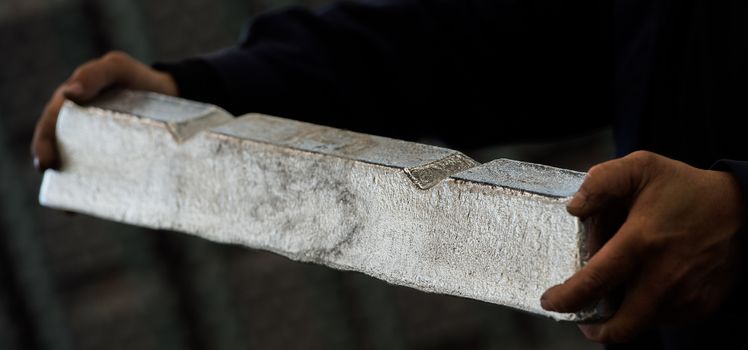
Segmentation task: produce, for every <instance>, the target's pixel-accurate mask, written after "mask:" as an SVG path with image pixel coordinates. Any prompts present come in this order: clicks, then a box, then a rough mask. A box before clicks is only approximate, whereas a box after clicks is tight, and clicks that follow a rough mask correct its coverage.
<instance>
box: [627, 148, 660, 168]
mask: <svg viewBox="0 0 748 350" xmlns="http://www.w3.org/2000/svg"><path fill="white" fill-rule="evenodd" d="M658 157H659V156H658V155H657V154H655V153H652V152H649V151H635V152H632V153H630V154H629V155H628V156H626V157H625V158H626V159H627V160H628V161H630V162H631V163H633V164H634V165H635V166H636V167H637V168H640V169H646V168H649V167H651V166H653V165H654V164H655V163H656V161H657V159H658Z"/></svg>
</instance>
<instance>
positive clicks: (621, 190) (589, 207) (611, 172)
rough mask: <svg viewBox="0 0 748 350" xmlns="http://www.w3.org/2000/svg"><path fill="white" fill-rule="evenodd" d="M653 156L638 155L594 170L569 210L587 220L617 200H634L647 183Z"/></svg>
mask: <svg viewBox="0 0 748 350" xmlns="http://www.w3.org/2000/svg"><path fill="white" fill-rule="evenodd" d="M651 157H652V156H651V154H650V153H648V152H635V153H632V154H630V155H628V156H626V157H623V158H619V159H614V160H611V161H607V162H605V163H601V164H598V165H596V166H594V167H592V168H591V169H590V171H589V172H588V173H587V176H586V177H585V179H584V182H583V183H582V186H581V187H580V188H579V190H578V191H577V193H576V194H575V195H574V197H573V198H572V200H571V201H570V202H569V204H568V205H567V210H568V211H569V213H571V214H572V215H574V216H578V217H581V218H586V217H588V216H590V215H592V214H594V213H596V212H598V211H600V210H601V209H602V208H604V207H605V206H606V205H607V204H608V203H609V202H610V201H611V200H613V199H621V198H629V197H631V196H632V195H634V194H635V193H637V192H638V191H639V189H640V188H641V186H642V184H643V183H644V181H645V180H646V179H645V176H644V175H645V173H646V171H645V170H646V167H647V164H648V163H649V159H650V158H651Z"/></svg>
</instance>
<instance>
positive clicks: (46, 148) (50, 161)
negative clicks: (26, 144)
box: [31, 88, 64, 171]
mask: <svg viewBox="0 0 748 350" xmlns="http://www.w3.org/2000/svg"><path fill="white" fill-rule="evenodd" d="M63 101H64V97H63V96H62V88H58V89H57V91H55V93H54V94H53V95H52V99H51V100H50V101H49V103H47V106H46V107H45V108H44V111H43V112H42V116H41V118H39V121H37V123H36V128H35V129H34V137H33V139H32V141H31V155H32V158H33V161H34V167H35V168H36V169H37V170H39V171H44V170H47V169H56V168H58V167H59V165H60V161H59V157H58V152H57V143H56V142H55V126H56V124H57V114H58V113H59V112H60V107H61V106H62V102H63Z"/></svg>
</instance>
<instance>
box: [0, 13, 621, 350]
mask: <svg viewBox="0 0 748 350" xmlns="http://www.w3.org/2000/svg"><path fill="white" fill-rule="evenodd" d="M288 3H291V1H272V0H218V1H216V0H214V1H210V0H158V1H148V0H132V1H128V0H78V1H75V0H0V349H252V348H260V349H359V348H360V349H424V350H425V349H569V348H574V349H587V348H597V346H595V345H593V344H590V343H588V342H586V341H584V340H583V339H582V337H581V336H580V335H579V334H578V332H577V331H576V328H575V327H574V326H573V325H569V324H559V323H555V322H553V321H550V320H546V319H543V318H540V317H536V316H531V315H526V314H522V313H518V312H515V311H512V310H509V309H506V308H503V307H499V306H495V305H490V304H486V303H481V302H476V301H471V300H465V299H460V298H453V297H447V296H439V295H433V294H426V293H422V292H418V291H415V290H411V289H408V288H402V287H395V286H391V285H387V284H386V283H383V282H381V281H378V280H375V279H372V278H369V277H367V276H364V275H361V274H358V273H351V272H338V271H333V270H331V269H327V268H323V267H320V266H316V265H312V264H300V263H295V262H291V261H289V260H288V259H285V258H282V257H279V256H276V255H274V254H270V253H265V252H259V251H254V250H250V249H246V248H241V247H236V246H229V245H220V244H215V243H211V242H207V241H204V240H200V239H196V238H192V237H189V236H187V235H183V234H177V233H171V232H162V231H152V230H146V229H141V228H136V227H131V226H126V225H121V224H116V223H112V222H107V221H102V220H98V219H95V218H91V217H87V216H83V215H76V216H69V215H66V214H63V213H61V212H57V211H53V210H49V209H46V208H41V207H40V206H39V205H38V204H37V198H36V195H37V193H38V188H39V182H40V179H41V177H40V175H39V174H36V173H35V172H34V171H33V169H32V167H31V160H30V157H29V152H28V146H29V141H30V139H31V135H32V131H33V126H34V123H35V121H36V118H37V116H38V114H39V112H40V111H41V109H42V107H43V106H44V103H45V102H46V100H47V98H48V97H49V96H50V95H51V93H52V91H53V90H54V89H55V87H56V86H57V85H58V84H59V83H60V82H62V81H63V80H65V79H66V78H67V76H68V75H69V74H70V73H71V72H72V70H73V69H74V68H75V67H76V66H77V65H78V64H80V63H82V62H84V61H86V60H89V59H92V58H94V57H97V56H99V55H101V54H103V53H104V52H106V51H108V50H111V49H120V50H124V51H127V52H129V53H130V54H132V55H133V56H135V57H136V58H139V59H141V60H144V61H146V62H152V61H154V60H167V59H175V58H180V57H185V56H188V55H193V54H196V53H201V52H206V51H210V50H215V49H217V48H220V47H223V46H226V45H230V44H231V43H232V42H233V41H234V40H235V38H237V37H238V34H239V32H240V29H241V28H242V26H243V25H244V24H245V21H246V20H247V19H249V18H251V17H252V16H253V15H256V14H257V13H258V12H260V11H262V10H265V9H267V8H269V7H273V6H281V5H285V4H288ZM296 3H301V4H303V5H307V6H317V5H318V1H297V2H296ZM608 139H609V135H608V134H607V133H605V132H603V133H602V134H600V135H591V136H589V137H585V138H581V139H579V140H573V141H565V142H564V143H561V144H553V145H541V146H529V145H524V146H519V147H516V146H514V147H509V148H507V147H502V148H496V149H486V150H479V151H476V152H475V153H474V154H475V155H476V156H477V157H479V158H481V159H490V158H493V157H496V156H508V157H511V158H515V159H526V160H534V161H541V162H544V163H551V164H555V165H560V166H568V167H574V168H579V169H584V168H586V167H587V166H588V165H589V164H590V163H592V162H594V161H595V160H598V159H602V158H604V157H606V156H607V155H608V154H609V151H610V145H609V141H608ZM559 145H561V146H559ZM564 154H566V155H568V154H575V156H573V157H570V158H569V157H568V156H567V157H566V158H564V157H565V156H564ZM580 154H583V155H584V156H583V157H580V156H579V155H580Z"/></svg>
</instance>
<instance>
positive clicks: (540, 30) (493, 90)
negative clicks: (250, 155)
mask: <svg viewBox="0 0 748 350" xmlns="http://www.w3.org/2000/svg"><path fill="white" fill-rule="evenodd" d="M602 3H605V2H600V1H557V0H553V1H550V0H543V1H538V0H533V1H503V0H481V1H476V0H451V1H446V0H401V1H368V2H338V3H335V4H333V5H330V6H328V7H326V8H324V9H322V10H320V11H318V12H312V11H309V10H306V9H302V8H297V7H291V8H286V9H283V10H280V11H275V12H270V13H266V14H264V15H262V16H259V17H257V18H256V19H255V20H254V21H253V22H252V24H251V26H250V27H249V29H248V31H247V32H246V33H245V34H244V36H243V39H242V40H241V42H240V44H239V45H238V46H236V47H232V48H228V49H226V50H223V51H220V52H217V53H214V54H210V55H206V56H203V57H199V58H193V59H188V60H185V61H181V62H176V63H168V64H164V63H161V64H157V65H155V67H156V68H157V69H160V70H165V71H168V72H170V73H171V74H172V75H173V76H174V77H175V79H176V81H177V85H178V87H179V91H180V95H181V96H183V97H185V98H189V99H194V100H201V101H205V102H210V103H214V104H217V105H220V106H223V107H224V108H226V109H227V110H229V111H230V112H232V113H233V114H235V115H239V114H243V113H248V112H260V113H266V114H271V115H277V116H282V117H287V118H294V119H300V120H305V121H310V122H314V123H319V124H325V125H332V126H335V127H341V128H347V129H352V130H356V131H362V132H368V133H373V134H380V135H387V136H392V137H398V138H404V139H414V138H418V137H423V136H437V137H440V138H442V139H446V140H447V141H448V142H451V143H453V144H456V145H463V146H468V147H470V146H476V145H480V144H482V143H489V144H490V143H496V142H499V141H514V140H518V139H522V140H528V139H547V138H548V137H554V136H558V137H560V136H568V134H569V133H578V132H584V131H587V130H590V129H592V128H597V127H599V126H601V125H606V124H608V122H609V118H608V116H609V110H608V106H609V103H608V102H609V99H610V94H609V91H610V90H609V88H610V84H611V82H610V80H611V79H610V75H609V73H610V70H611V64H610V62H611V57H610V52H609V50H608V41H607V39H608V34H609V33H608V25H609V23H608V18H607V14H608V13H609V12H610V11H609V9H607V8H606V7H605V5H603V4H602Z"/></svg>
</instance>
